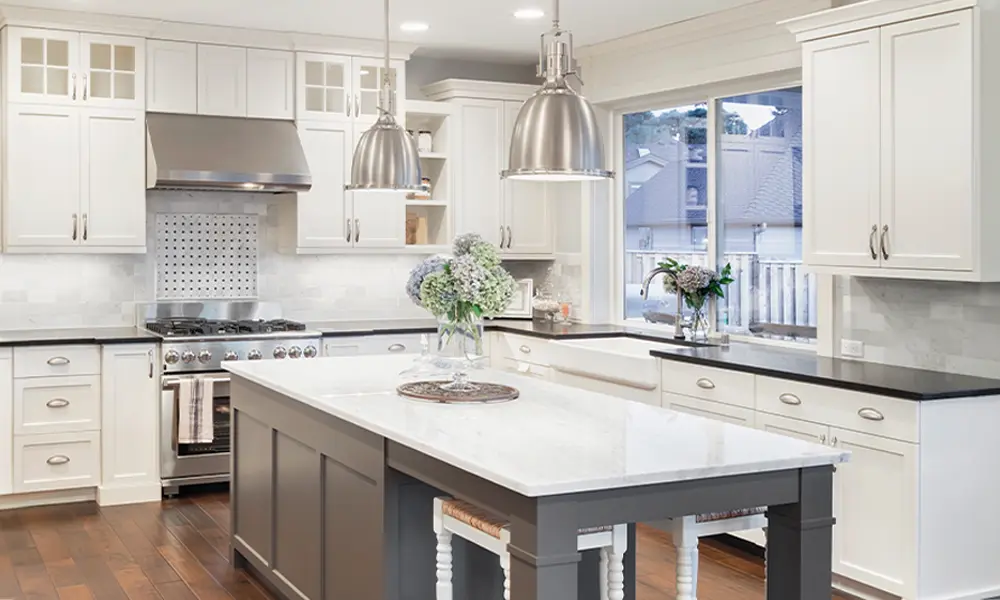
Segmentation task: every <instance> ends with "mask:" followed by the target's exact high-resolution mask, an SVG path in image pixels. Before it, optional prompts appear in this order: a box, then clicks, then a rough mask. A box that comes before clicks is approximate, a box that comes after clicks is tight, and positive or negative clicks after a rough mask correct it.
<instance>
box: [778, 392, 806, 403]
mask: <svg viewBox="0 0 1000 600" xmlns="http://www.w3.org/2000/svg"><path fill="white" fill-rule="evenodd" d="M778 400H781V401H782V402H783V403H785V404H788V405H791V406H798V405H800V404H802V398H799V397H798V396H796V395H795V394H782V395H780V396H778Z"/></svg>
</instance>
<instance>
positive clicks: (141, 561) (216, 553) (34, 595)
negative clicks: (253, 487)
mask: <svg viewBox="0 0 1000 600" xmlns="http://www.w3.org/2000/svg"><path fill="white" fill-rule="evenodd" d="M228 542H229V498H228V495H227V494H225V493H208V494H198V495H191V496H185V497H182V498H179V499H174V500H166V501H164V502H162V503H152V504H138V505H133V506H120V507H108V508H99V507H98V506H97V505H96V504H94V503H84V504H69V505H62V506H52V507H41V508H28V509H18V510H10V511H0V600H6V599H8V598H9V599H17V600H49V599H53V600H118V599H126V600H146V599H162V600H233V599H238V600H269V599H270V598H271V596H270V595H269V594H268V593H267V592H266V591H264V589H263V588H262V587H261V586H260V585H259V584H258V583H257V582H255V581H254V580H253V579H252V578H251V577H249V576H247V575H246V574H244V573H243V572H241V571H237V570H235V569H233V568H231V567H230V565H229V562H228V559H227V554H228ZM637 556H638V564H637V571H638V578H639V581H638V584H637V585H638V588H637V596H638V600H672V599H673V598H675V590H674V578H673V568H674V562H673V561H674V551H673V546H672V545H671V544H670V542H669V540H668V538H667V537H666V536H665V535H663V534H662V533H660V532H658V531H656V530H653V529H648V528H640V531H639V548H638V555H637ZM699 579H700V583H699V589H698V592H699V593H698V597H699V599H700V600H751V599H759V598H763V597H764V569H763V563H762V561H761V560H760V559H758V558H756V557H754V556H751V555H748V554H743V553H740V552H739V551H736V550H733V549H730V548H728V547H726V546H723V545H720V544H718V543H716V542H713V541H711V540H709V541H704V542H703V543H702V545H701V569H700V577H699ZM834 598H838V599H840V598H842V597H840V596H834Z"/></svg>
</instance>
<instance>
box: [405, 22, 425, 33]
mask: <svg viewBox="0 0 1000 600" xmlns="http://www.w3.org/2000/svg"><path fill="white" fill-rule="evenodd" d="M399 28H400V29H401V30H403V31H410V32H416V31H427V29H429V26H428V25H427V23H421V22H419V21H407V22H406V23H403V24H402V25H400V26H399Z"/></svg>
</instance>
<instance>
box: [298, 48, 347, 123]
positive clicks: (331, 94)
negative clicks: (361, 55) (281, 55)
mask: <svg viewBox="0 0 1000 600" xmlns="http://www.w3.org/2000/svg"><path fill="white" fill-rule="evenodd" d="M351 79H352V76H351V57H349V56H336V55H332V54H307V53H303V52H299V53H296V72H295V85H296V86H297V87H298V93H297V94H296V98H297V99H296V108H295V116H296V117H297V118H298V119H300V120H301V119H315V120H324V121H349V120H350V119H351V116H352V115H353V114H354V100H353V97H352V92H353V90H352V89H351V84H352V81H351Z"/></svg>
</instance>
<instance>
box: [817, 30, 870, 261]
mask: <svg viewBox="0 0 1000 600" xmlns="http://www.w3.org/2000/svg"><path fill="white" fill-rule="evenodd" d="M803 49H804V54H803V64H802V81H803V84H802V88H803V94H804V98H803V141H802V145H803V161H804V162H803V164H804V167H805V178H804V181H803V186H804V189H803V203H802V219H803V228H804V229H803V235H804V255H805V262H806V264H810V265H825V266H851V267H877V266H879V264H880V259H879V256H878V253H877V252H876V251H875V249H877V239H876V238H877V235H876V234H877V230H878V227H879V176H880V170H879V34H878V30H872V31H861V32H858V33H853V34H849V35H843V36H837V37H834V38H827V39H822V40H817V41H814V42H808V43H806V44H805V45H804V46H803ZM873 229H875V230H876V231H873Z"/></svg>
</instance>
